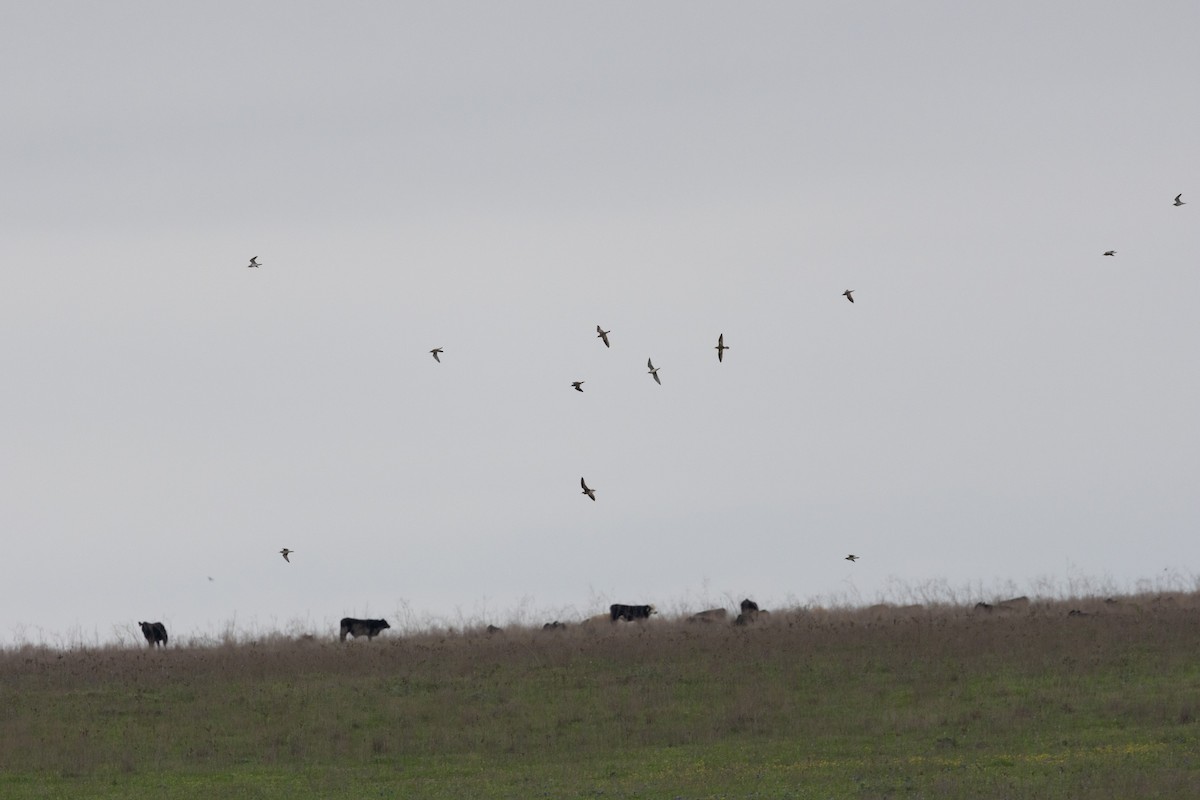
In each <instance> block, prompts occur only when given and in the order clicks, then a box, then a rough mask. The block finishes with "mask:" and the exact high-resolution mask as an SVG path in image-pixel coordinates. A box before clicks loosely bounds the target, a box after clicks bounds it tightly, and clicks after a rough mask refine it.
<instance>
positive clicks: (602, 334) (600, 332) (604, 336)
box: [596, 325, 612, 347]
mask: <svg viewBox="0 0 1200 800" xmlns="http://www.w3.org/2000/svg"><path fill="white" fill-rule="evenodd" d="M610 333H612V331H606V330H604V329H603V328H601V327H600V326H599V325H597V326H596V337H597V338H598V339H600V341H602V342H604V346H605V347H611V346H612V345H610V344H609V343H608V335H609V334H610Z"/></svg>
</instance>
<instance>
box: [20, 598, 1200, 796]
mask: <svg viewBox="0 0 1200 800" xmlns="http://www.w3.org/2000/svg"><path fill="white" fill-rule="evenodd" d="M1071 610H1080V611H1085V612H1087V613H1086V614H1077V615H1070V614H1069V613H1068V612H1069V611H1071ZM1197 615H1200V599H1198V598H1197V597H1195V596H1190V595H1187V596H1184V595H1180V596H1171V597H1162V598H1152V597H1138V598H1127V599H1123V600H1121V601H1120V602H1116V603H1104V602H1100V601H1092V602H1087V603H1084V602H1082V601H1076V602H1075V603H1073V604H1069V603H1044V604H1037V603H1035V604H1034V605H1033V606H1032V607H1030V608H1028V609H1020V610H1017V611H1013V612H1008V613H1002V612H999V611H997V612H993V613H990V614H984V613H972V611H971V610H970V609H965V608H934V609H928V608H909V609H904V610H897V609H890V608H879V607H877V608H873V609H870V610H858V611H840V612H823V611H811V610H810V611H794V612H788V613H784V612H776V613H775V614H773V615H771V618H770V620H769V621H760V622H759V623H757V624H754V625H750V626H744V627H743V626H733V625H728V624H694V623H688V622H686V621H682V620H654V621H652V622H649V623H646V624H617V625H609V624H600V625H595V624H593V625H588V626H572V627H569V628H567V629H565V630H559V631H542V630H530V629H524V630H518V629H512V628H510V629H509V630H507V631H505V632H503V633H498V634H492V635H488V634H486V633H484V632H482V631H480V632H446V633H428V634H421V635H409V636H404V637H395V636H391V635H390V634H384V635H383V636H382V637H380V638H378V639H376V640H375V641H373V642H366V641H351V642H348V643H346V644H340V643H338V642H337V641H336V639H335V637H333V636H332V635H331V636H330V638H329V640H327V641H318V640H315V639H298V640H292V639H285V638H282V637H280V638H278V639H276V640H272V641H263V642H259V643H245V644H240V645H236V646H217V647H206V648H198V647H197V648H180V649H175V648H169V649H165V650H160V651H150V650H147V649H127V648H103V649H85V650H78V651H71V652H61V651H54V650H47V649H41V648H32V647H25V648H20V649H16V650H9V651H6V652H3V653H0V694H2V697H0V796H3V797H72V798H87V797H98V798H99V797H104V798H109V797H111V798H137V797H147V798H149V797H154V798H158V799H160V800H161V799H162V798H176V797H205V798H220V797H229V798H275V797H279V798H303V797H319V798H343V797H344V798H363V797H421V798H460V797H461V798H482V797H511V798H531V797H552V798H562V797H592V798H594V797H612V798H626V797H629V798H632V797H664V798H675V797H683V798H707V797H712V798H717V797H728V798H751V797H753V798H842V797H846V798H893V797H896V798H898V797H912V798H918V797H971V798H1021V797H1028V798H1040V799H1045V798H1080V797H1087V798H1105V797H1112V798H1131V797H1138V798H1148V797H1164V798H1180V797H1197V796H1200V727H1198V726H1197V718H1198V717H1200V659H1198V658H1197V655H1198V654H1200V624H1198V623H1200V619H1198V616H1197Z"/></svg>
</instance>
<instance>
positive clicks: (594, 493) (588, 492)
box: [579, 478, 596, 500]
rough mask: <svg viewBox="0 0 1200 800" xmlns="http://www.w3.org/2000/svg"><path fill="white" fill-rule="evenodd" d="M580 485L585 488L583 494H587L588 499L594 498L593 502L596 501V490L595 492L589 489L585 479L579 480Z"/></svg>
mask: <svg viewBox="0 0 1200 800" xmlns="http://www.w3.org/2000/svg"><path fill="white" fill-rule="evenodd" d="M579 485H580V486H582V487H583V493H584V494H586V495H587V496H588V497H590V498H592V500H595V499H596V490H595V489H589V488H588V485H587V481H585V480H584V479H583V478H580V479H579Z"/></svg>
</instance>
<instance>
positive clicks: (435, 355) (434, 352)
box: [429, 347, 442, 364]
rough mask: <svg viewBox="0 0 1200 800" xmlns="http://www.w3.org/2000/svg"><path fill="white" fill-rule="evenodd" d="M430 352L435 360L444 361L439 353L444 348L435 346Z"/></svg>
mask: <svg viewBox="0 0 1200 800" xmlns="http://www.w3.org/2000/svg"><path fill="white" fill-rule="evenodd" d="M429 352H430V353H431V354H432V355H433V360H434V361H436V362H438V363H439V364H440V363H442V360H441V359H440V358H438V353H440V352H442V348H440V347H435V348H433V349H432V350H430V351H429Z"/></svg>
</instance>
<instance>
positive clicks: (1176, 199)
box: [1175, 192, 1187, 206]
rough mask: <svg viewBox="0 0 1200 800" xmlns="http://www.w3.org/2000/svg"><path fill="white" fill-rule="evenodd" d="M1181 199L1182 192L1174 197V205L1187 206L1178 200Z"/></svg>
mask: <svg viewBox="0 0 1200 800" xmlns="http://www.w3.org/2000/svg"><path fill="white" fill-rule="evenodd" d="M1181 197H1183V192H1180V193H1179V194H1177V195H1175V205H1177V206H1186V205H1187V203H1185V202H1183V201H1182V200H1180V199H1179V198H1181Z"/></svg>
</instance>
